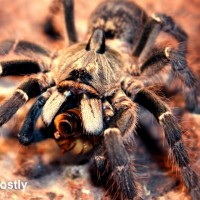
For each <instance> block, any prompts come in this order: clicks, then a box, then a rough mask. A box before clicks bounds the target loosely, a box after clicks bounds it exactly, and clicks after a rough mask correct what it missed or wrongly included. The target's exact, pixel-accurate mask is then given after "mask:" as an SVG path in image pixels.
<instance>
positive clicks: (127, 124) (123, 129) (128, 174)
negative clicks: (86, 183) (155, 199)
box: [95, 90, 139, 199]
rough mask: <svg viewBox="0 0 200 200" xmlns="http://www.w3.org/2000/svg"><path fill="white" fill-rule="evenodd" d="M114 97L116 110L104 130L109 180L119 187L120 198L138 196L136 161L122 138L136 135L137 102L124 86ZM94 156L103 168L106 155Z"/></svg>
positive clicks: (99, 166) (116, 190)
mask: <svg viewBox="0 0 200 200" xmlns="http://www.w3.org/2000/svg"><path fill="white" fill-rule="evenodd" d="M111 101H112V106H113V109H114V111H115V114H114V116H113V117H111V119H110V121H109V122H108V127H107V128H106V129H105V131H104V133H103V137H104V143H105V156H106V157H107V158H108V166H109V169H106V170H107V172H110V178H109V179H108V181H110V180H113V181H114V184H115V186H116V187H117V189H115V195H116V196H118V195H121V196H120V198H121V199H133V198H135V197H139V183H137V182H136V181H137V180H136V176H135V173H134V167H133V162H132V160H131V159H130V158H129V155H128V152H127V151H126V147H125V145H124V143H123V141H124V140H127V139H130V137H131V136H132V135H133V131H134V130H135V127H136V122H137V120H136V110H137V108H136V104H134V103H133V102H131V100H130V99H129V98H128V97H127V96H126V95H125V94H124V93H123V92H122V91H121V90H120V91H118V92H117V93H116V94H115V95H114V97H113V98H112V99H111ZM124 138H127V139H124ZM95 160H96V165H97V168H98V169H99V170H100V171H103V170H102V168H103V166H104V165H105V164H104V163H105V162H104V155H101V154H100V155H99V156H98V155H97V156H96V157H95ZM108 185H109V183H108ZM111 185H112V184H111ZM112 189H113V188H111V191H112Z"/></svg>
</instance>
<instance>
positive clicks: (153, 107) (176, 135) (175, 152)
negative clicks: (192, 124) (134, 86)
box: [129, 89, 200, 200]
mask: <svg viewBox="0 0 200 200" xmlns="http://www.w3.org/2000/svg"><path fill="white" fill-rule="evenodd" d="M129 92H130V91H129ZM132 98H133V101H134V102H136V103H138V104H139V105H142V106H143V107H144V108H146V109H147V110H149V111H150V112H151V113H152V114H153V115H154V116H155V118H156V119H157V121H158V122H159V124H161V125H162V127H163V129H164V133H165V138H166V140H167V143H168V145H169V148H170V158H171V159H172V163H176V164H177V165H178V169H179V171H180V173H181V176H182V179H183V182H184V184H185V185H186V187H187V189H188V190H189V192H190V194H191V197H192V198H193V199H194V200H197V199H200V186H199V178H198V176H197V174H196V173H195V172H194V171H193V170H192V168H191V166H190V159H189V157H188V154H187V151H186V149H185V147H184V145H183V142H182V140H181V137H182V131H181V129H180V127H179V125H178V123H177V121H176V119H175V117H174V116H173V114H172V112H171V110H170V109H169V108H168V106H167V105H166V104H165V103H164V102H163V101H162V100H161V99H160V98H159V97H158V96H157V95H156V94H153V93H152V92H150V91H149V90H146V89H140V90H139V91H138V92H137V93H135V94H132Z"/></svg>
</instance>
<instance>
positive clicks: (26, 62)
mask: <svg viewBox="0 0 200 200" xmlns="http://www.w3.org/2000/svg"><path fill="white" fill-rule="evenodd" d="M10 53H14V54H16V55H17V56H19V58H16V59H15V60H11V61H2V62H0V66H1V68H0V72H1V76H9V75H24V74H31V73H37V72H40V71H41V72H46V71H49V70H50V65H51V59H52V58H51V57H52V56H53V55H52V53H51V52H50V51H49V50H47V49H45V48H43V47H41V46H40V45H37V44H34V43H31V42H28V41H23V40H20V41H16V40H4V41H2V42H0V56H5V55H7V54H10ZM20 56H23V57H20Z"/></svg>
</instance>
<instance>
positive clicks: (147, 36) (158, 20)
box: [133, 13, 188, 64]
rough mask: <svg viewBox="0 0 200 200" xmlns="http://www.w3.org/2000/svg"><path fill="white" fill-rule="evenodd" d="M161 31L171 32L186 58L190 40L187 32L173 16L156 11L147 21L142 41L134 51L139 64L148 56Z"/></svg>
mask: <svg viewBox="0 0 200 200" xmlns="http://www.w3.org/2000/svg"><path fill="white" fill-rule="evenodd" d="M160 31H164V32H166V33H169V34H170V35H172V36H173V37H174V38H175V39H176V40H177V41H178V42H179V48H178V50H179V51H180V52H181V53H182V55H183V57H184V58H185V54H186V50H187V40H188V37H187V34H186V33H185V31H184V30H183V29H182V28H181V27H180V26H178V25H177V24H176V23H175V22H174V21H173V19H172V18H171V17H169V16H167V15H165V14H158V13H156V14H153V15H152V17H151V19H149V22H147V23H146V27H145V28H144V31H143V34H142V36H141V39H140V42H139V44H138V46H137V48H136V49H135V51H134V53H133V55H134V56H136V57H138V62H139V64H141V63H143V62H144V61H145V59H146V58H147V57H148V55H149V53H150V51H151V49H152V47H153V45H154V43H155V40H156V38H157V36H158V34H159V33H160Z"/></svg>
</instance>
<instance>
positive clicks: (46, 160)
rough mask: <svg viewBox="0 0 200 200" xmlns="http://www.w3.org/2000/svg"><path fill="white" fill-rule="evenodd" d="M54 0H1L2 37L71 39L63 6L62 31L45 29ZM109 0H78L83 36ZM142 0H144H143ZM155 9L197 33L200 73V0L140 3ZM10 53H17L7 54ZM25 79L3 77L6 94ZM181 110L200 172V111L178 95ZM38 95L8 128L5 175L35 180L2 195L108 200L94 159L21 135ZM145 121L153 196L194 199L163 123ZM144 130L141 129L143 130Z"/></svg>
mask: <svg viewBox="0 0 200 200" xmlns="http://www.w3.org/2000/svg"><path fill="white" fill-rule="evenodd" d="M52 2H53V3H54V2H55V0H54V1H52V0H34V1H30V0H15V1H12V0H0V5H1V6H0V30H1V31H0V33H1V34H0V40H1V41H2V40H4V39H23V40H28V41H33V42H36V43H38V44H41V45H42V46H44V47H48V48H49V49H51V50H56V49H60V48H62V47H65V45H66V44H67V42H66V38H65V29H64V20H63V16H62V12H58V13H57V14H56V16H55V17H54V18H53V25H54V28H55V31H56V33H57V35H56V37H51V35H49V34H48V31H49V30H47V29H46V28H45V25H46V23H47V19H48V18H49V17H50V16H51V15H52V14H51V12H50V10H52V5H54V4H52ZM100 2H102V1H101V0H96V1H84V0H75V22H76V28H77V32H78V37H79V40H80V41H84V40H85V38H86V33H87V25H88V24H87V22H88V19H89V16H90V14H91V13H92V11H93V10H94V9H95V8H96V7H97V6H98V4H99V3H100ZM135 2H136V1H135ZM136 3H137V4H138V5H140V6H141V7H142V8H143V9H144V10H145V11H146V12H147V13H148V14H149V15H151V14H153V13H155V12H161V13H166V14H167V15H170V16H172V17H173V18H174V20H175V21H176V22H177V23H178V24H179V25H181V27H182V28H183V29H184V30H185V31H186V32H187V34H188V35H189V41H188V56H187V59H188V64H189V67H190V68H191V70H192V71H193V72H194V74H195V76H196V78H197V79H198V80H200V56H199V51H200V39H199V34H200V12H199V11H200V1H199V0H191V1H185V0H176V1H169V0H156V1H155V0H142V1H137V2H136ZM157 43H158V45H159V43H162V44H163V43H165V44H170V43H173V39H172V38H170V37H169V36H167V35H166V34H164V33H162V34H160V36H159V38H158V40H157ZM0 59H1V60H4V59H6V60H7V59H12V58H10V57H9V58H8V57H2V58H0ZM20 80H21V78H16V77H14V78H13V77H12V78H2V79H1V82H0V89H1V90H0V99H1V100H2V99H3V98H4V97H5V96H8V95H9V94H10V93H11V92H12V90H13V88H14V87H15V86H16V84H17V83H18V82H19V81H20ZM169 104H170V105H171V107H172V109H173V111H174V114H175V115H176V117H177V118H178V120H179V123H180V125H181V127H182V129H183V130H184V131H185V134H184V142H185V145H186V146H187V147H188V149H190V152H189V153H190V157H191V159H192V165H193V166H194V168H195V169H196V170H197V173H199V172H200V167H199V164H200V156H199V155H200V142H199V139H200V138H199V137H200V131H199V130H200V117H199V115H197V114H191V113H189V112H188V111H186V110H185V109H184V101H183V97H182V95H180V94H178V95H175V96H172V97H170V99H169ZM30 106H31V102H30V103H29V104H28V105H26V106H24V107H23V108H22V109H21V110H19V111H18V112H17V114H16V115H15V116H14V118H13V119H12V120H10V121H9V123H8V124H6V125H4V126H3V127H2V128H0V136H1V137H0V146H1V148H0V181H15V180H23V181H27V182H28V186H27V188H26V190H25V191H24V192H22V191H17V190H12V191H9V190H2V191H0V199H6V198H7V199H31V200H36V199H37V200H39V199H41V200H42V199H45V200H46V199H49V200H65V199H68V200H81V199H83V200H93V199H94V200H100V199H102V200H108V199H110V197H109V195H108V194H107V193H106V189H105V188H104V187H103V186H101V185H100V184H98V183H97V181H94V180H92V178H91V174H90V172H89V166H88V162H87V158H83V157H81V156H79V157H73V156H72V155H70V154H65V155H62V154H61V153H60V149H59V148H58V146H57V145H56V144H55V142H54V141H53V140H52V139H49V140H46V141H44V142H40V143H38V144H32V145H30V146H28V147H23V146H21V145H20V144H19V142H18V140H17V134H18V130H19V128H20V125H21V123H22V121H23V118H24V115H25V113H26V112H27V110H28V109H29V108H30ZM140 118H142V119H143V121H144V124H141V125H140V128H138V135H137V136H136V142H135V144H134V148H135V149H134V150H133V155H134V159H135V163H136V169H137V172H138V177H139V180H140V182H141V183H142V185H143V190H144V192H145V196H146V199H162V200H165V199H173V200H174V199H189V197H188V196H187V192H186V191H185V188H184V187H182V186H181V184H180V182H179V181H178V180H177V176H176V173H175V172H174V171H172V168H173V167H172V166H171V165H170V164H169V163H168V162H167V159H168V154H167V152H166V148H165V147H164V146H163V137H162V129H161V128H160V127H158V126H157V124H156V123H155V122H154V120H153V118H152V117H151V115H141V117H140ZM139 133H140V134H139Z"/></svg>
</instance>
